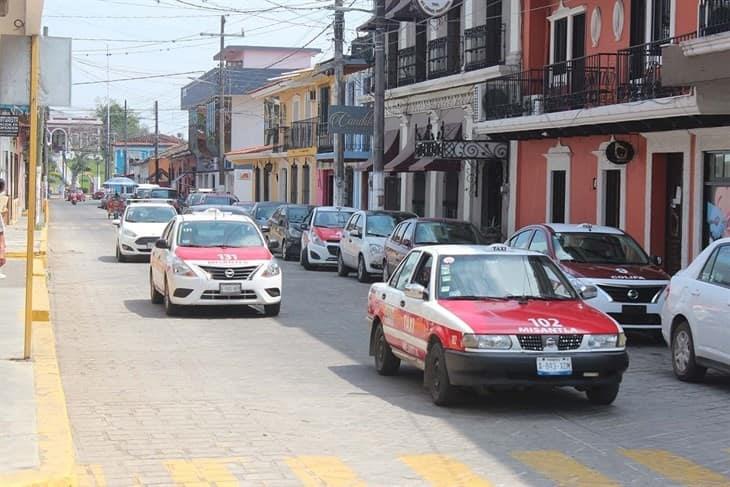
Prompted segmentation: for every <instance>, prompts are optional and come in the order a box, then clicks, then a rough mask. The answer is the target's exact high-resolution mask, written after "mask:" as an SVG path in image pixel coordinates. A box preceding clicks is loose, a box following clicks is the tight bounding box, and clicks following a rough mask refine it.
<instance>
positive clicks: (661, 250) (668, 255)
mask: <svg viewBox="0 0 730 487" xmlns="http://www.w3.org/2000/svg"><path fill="white" fill-rule="evenodd" d="M683 174H684V161H683V154H682V153H681V152H679V153H667V154H654V164H653V168H652V194H651V215H652V218H651V221H652V227H651V249H647V250H651V254H652V255H658V256H660V257H662V259H663V261H664V264H663V267H664V270H665V271H666V272H668V273H669V274H670V275H671V274H674V273H676V272H677V271H678V270H680V269H681V268H682V226H683V225H682V205H683V204H685V202H684V201H682V179H683Z"/></svg>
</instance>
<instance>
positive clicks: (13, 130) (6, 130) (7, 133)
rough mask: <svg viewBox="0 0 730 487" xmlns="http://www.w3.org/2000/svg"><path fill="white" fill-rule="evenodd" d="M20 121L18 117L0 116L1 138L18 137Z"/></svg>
mask: <svg viewBox="0 0 730 487" xmlns="http://www.w3.org/2000/svg"><path fill="white" fill-rule="evenodd" d="M19 133H20V119H19V118H18V116H17V115H0V137H17V136H18V134H19Z"/></svg>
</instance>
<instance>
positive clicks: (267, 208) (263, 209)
mask: <svg viewBox="0 0 730 487" xmlns="http://www.w3.org/2000/svg"><path fill="white" fill-rule="evenodd" d="M283 204H284V203H282V202H280V201H260V202H258V203H256V204H255V205H254V206H253V208H251V211H250V212H249V215H250V216H251V218H253V221H255V222H256V224H257V225H258V226H259V228H260V229H261V232H262V233H263V234H264V238H265V239H266V240H267V241H268V239H269V218H271V215H273V214H274V212H275V211H276V209H277V208H278V207H280V206H281V205H283Z"/></svg>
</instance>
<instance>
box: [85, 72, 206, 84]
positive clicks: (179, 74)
mask: <svg viewBox="0 0 730 487" xmlns="http://www.w3.org/2000/svg"><path fill="white" fill-rule="evenodd" d="M200 73H205V71H185V72H182V73H167V74H154V75H150V76H135V77H133V78H117V79H110V80H102V81H82V82H80V83H74V86H78V85H97V84H100V83H117V82H120V81H137V80H141V79H153V78H166V77H168V76H183V75H187V74H200Z"/></svg>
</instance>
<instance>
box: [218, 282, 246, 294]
mask: <svg viewBox="0 0 730 487" xmlns="http://www.w3.org/2000/svg"><path fill="white" fill-rule="evenodd" d="M221 294H241V285H240V284H221Z"/></svg>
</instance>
